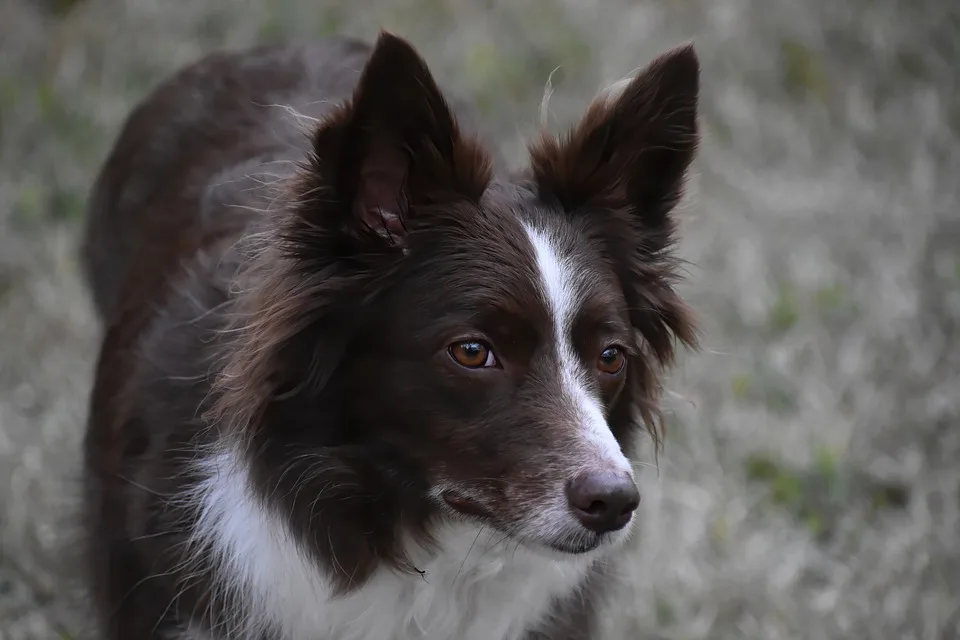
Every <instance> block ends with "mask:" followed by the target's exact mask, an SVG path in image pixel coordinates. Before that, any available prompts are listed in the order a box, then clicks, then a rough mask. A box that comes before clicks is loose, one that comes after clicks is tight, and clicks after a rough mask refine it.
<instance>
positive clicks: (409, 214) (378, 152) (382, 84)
mask: <svg viewBox="0 0 960 640" xmlns="http://www.w3.org/2000/svg"><path fill="white" fill-rule="evenodd" d="M490 173H491V161H490V158H489V156H488V154H487V152H486V151H485V149H484V148H483V147H482V146H481V145H480V143H479V142H478V141H477V140H475V139H473V138H470V137H467V136H464V135H463V134H462V133H461V132H460V129H459V127H458V125H457V122H456V120H455V119H454V116H453V114H452V112H451V110H450V107H449V106H448V104H447V102H446V100H445V99H444V97H443V95H442V93H441V92H440V89H439V88H438V87H437V84H436V82H435V81H434V79H433V76H432V75H431V74H430V71H429V69H428V68H427V65H426V63H425V62H424V60H423V59H422V58H421V57H420V56H419V55H418V54H417V52H416V51H415V50H414V48H413V47H412V46H411V45H410V44H409V43H407V42H406V41H404V40H403V39H401V38H399V37H397V36H394V35H391V34H389V33H386V32H381V34H380V36H379V38H378V39H377V42H376V44H375V46H374V49H373V52H372V54H371V56H370V58H369V60H368V61H367V64H366V66H365V67H364V69H363V72H362V74H361V77H360V81H359V83H358V85H357V88H356V90H355V92H354V94H353V98H352V100H350V101H349V102H348V103H347V104H345V105H343V106H342V107H341V108H339V109H338V110H336V111H334V112H333V113H332V114H330V116H329V117H328V118H326V120H325V121H324V123H323V124H322V125H321V126H320V127H319V128H318V130H317V131H316V133H315V135H314V139H313V157H312V161H311V164H310V166H309V167H308V170H307V171H306V173H305V175H304V176H303V177H302V178H303V179H302V181H301V184H300V185H298V194H299V203H298V214H299V216H300V217H301V223H302V225H301V226H300V229H301V230H303V231H308V230H310V229H323V230H326V231H331V230H334V229H336V230H339V231H341V232H343V235H342V236H341V238H344V237H346V238H351V239H354V240H358V241H362V242H363V243H364V244H363V249H364V250H377V249H380V250H387V251H389V250H391V249H396V248H402V247H403V245H404V243H405V240H406V233H407V225H408V223H409V222H410V221H411V220H412V218H414V217H415V216H416V214H417V208H418V207H420V206H424V205H433V204H443V203H447V202H452V201H456V200H469V201H477V200H478V199H479V198H480V196H481V194H482V193H483V191H484V190H485V189H486V186H487V183H488V182H489V180H490ZM308 236H309V233H308ZM371 245H372V246H371Z"/></svg>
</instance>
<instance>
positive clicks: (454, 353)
mask: <svg viewBox="0 0 960 640" xmlns="http://www.w3.org/2000/svg"><path fill="white" fill-rule="evenodd" d="M448 352H449V353H450V357H451V358H453V359H454V361H455V362H456V363H457V364H459V365H460V366H461V367H466V368H467V369H484V368H487V367H495V366H497V357H496V356H495V355H493V349H491V348H490V345H488V344H486V343H484V342H480V341H479V340H468V341H466V342H458V343H456V344H452V345H450V347H449V348H448Z"/></svg>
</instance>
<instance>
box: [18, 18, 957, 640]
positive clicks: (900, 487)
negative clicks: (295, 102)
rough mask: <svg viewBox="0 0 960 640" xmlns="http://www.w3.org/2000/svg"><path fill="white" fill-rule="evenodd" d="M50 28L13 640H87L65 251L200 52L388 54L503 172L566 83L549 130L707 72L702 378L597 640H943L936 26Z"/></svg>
mask: <svg viewBox="0 0 960 640" xmlns="http://www.w3.org/2000/svg"><path fill="white" fill-rule="evenodd" d="M64 4H70V3H58V2H48V3H37V2H35V1H34V0H19V1H18V0H0V25H2V26H0V43H2V44H0V47H2V56H0V332H2V333H0V335H2V341H0V523H2V527H0V543H2V546H0V560H2V562H0V565H2V568H0V638H3V639H5V640H12V639H13V638H18V639H24V640H26V639H31V640H48V639H49V638H52V637H55V633H56V632H55V631H54V626H55V625H60V626H62V627H64V628H69V629H70V630H71V633H78V632H79V631H81V630H82V627H83V619H84V615H83V611H82V607H79V606H78V605H77V603H76V602H77V601H76V599H75V598H74V596H73V594H72V592H73V589H72V588H71V587H70V582H69V578H70V576H71V575H72V569H71V566H72V562H73V559H72V558H71V556H70V554H69V553H66V554H65V553H64V551H65V550H66V551H67V552H69V551H70V549H71V544H70V534H71V532H72V530H73V527H72V526H71V523H72V520H71V513H72V511H71V505H72V503H73V498H74V497H75V494H76V484H75V477H76V473H75V469H76V463H77V458H78V454H77V444H78V441H79V438H80V436H81V431H82V425H83V419H84V413H85V395H86V393H87V390H88V384H89V373H90V369H91V366H92V358H93V356H94V352H95V346H96V338H97V328H96V326H95V324H94V323H93V321H92V318H91V314H90V309H89V305H88V302H87V299H86V294H85V291H84V290H83V288H82V285H81V282H80V279H79V274H78V271H77V261H76V257H75V241H76V231H77V222H78V220H79V219H80V218H81V216H82V214H83V201H84V197H85V193H86V190H87V189H88V187H89V184H90V180H91V177H92V175H93V173H94V171H95V170H96V168H97V166H98V163H99V162H100V161H101V160H102V158H103V157H104V154H105V151H106V149H107V147H108V145H109V144H110V142H111V141H112V137H113V136H114V135H115V134H116V132H117V129H118V127H119V124H120V121H121V119H122V118H123V116H124V115H125V113H126V112H127V110H128V109H129V108H130V107H131V105H132V104H133V102H134V101H135V100H137V99H138V98H140V97H141V96H142V95H143V94H144V92H145V91H146V90H147V89H148V88H149V87H150V86H151V85H153V84H154V83H155V82H156V81H158V80H159V79H160V78H161V77H162V76H163V75H164V74H166V73H168V72H169V71H171V70H172V69H174V68H175V67H177V66H179V65H181V64H183V63H186V62H188V61H191V60H193V59H194V58H195V57H197V56H198V55H200V54H201V53H203V52H205V51H208V50H210V49H213V48H219V47H224V46H226V47H240V46H246V45H248V44H250V43H253V42H257V41H265V40H278V39H282V38H287V37H297V38H310V37H315V36H318V35H321V34H324V33H330V32H335V31H336V32H346V33H353V34H360V35H365V36H372V35H373V34H374V33H375V31H376V30H377V29H378V28H379V27H380V26H386V27H389V28H391V29H394V30H396V31H398V32H400V33H401V34H404V35H406V36H409V37H410V38H412V39H413V40H414V41H415V42H416V43H417V44H418V45H419V46H421V47H422V50H423V51H424V53H425V55H426V56H427V58H428V59H429V60H430V62H431V63H432V64H433V66H434V68H435V69H436V71H437V74H438V75H439V76H440V77H442V78H443V79H444V80H445V81H446V82H447V83H448V84H450V85H453V86H455V87H457V88H458V89H460V90H462V91H463V92H464V93H466V94H468V95H472V96H474V97H475V98H476V100H477V101H478V103H479V104H480V105H481V107H482V108H483V109H484V111H485V112H486V115H487V117H488V118H489V120H490V122H491V123H492V125H493V127H494V130H495V132H496V134H497V135H498V140H499V143H500V145H501V147H502V150H503V152H504V153H505V154H507V155H508V157H512V158H516V159H517V161H518V162H519V161H522V159H523V154H522V149H523V143H524V139H525V138H530V137H531V136H533V135H534V134H535V133H536V132H537V128H538V127H539V123H540V117H541V114H540V105H541V99H542V97H543V91H544V86H545V85H546V82H547V79H548V77H549V76H550V74H551V72H553V71H554V69H555V68H556V67H558V66H559V67H560V69H559V70H558V71H557V72H556V73H554V74H553V76H552V83H551V85H552V91H553V94H552V97H551V99H550V101H549V120H550V126H551V127H552V128H557V129H560V128H562V127H563V126H565V125H567V124H569V123H570V122H571V121H572V119H573V118H574V117H575V116H576V115H577V114H578V113H579V111H580V110H581V109H582V108H583V106H584V105H585V104H586V101H587V100H588V98H589V97H590V96H591V95H592V94H593V93H594V92H595V91H596V90H597V89H599V88H600V87H602V86H605V85H607V84H609V83H610V82H612V81H614V80H616V79H618V78H620V77H622V76H624V75H625V74H626V73H628V72H630V70H631V69H634V68H635V67H637V66H639V65H642V64H644V63H645V62H646V61H647V60H649V59H650V58H651V57H652V56H653V55H655V54H656V53H657V52H659V51H660V50H661V49H663V48H666V47H669V46H672V45H673V44H676V43H677V42H679V41H681V40H684V39H688V38H693V39H694V40H695V42H696V44H697V47H698V49H699V52H700V54H701V57H702V60H703V63H704V71H703V76H704V100H703V115H704V122H705V127H706V135H707V138H706V141H705V144H704V149H703V155H702V158H701V161H700V163H699V166H698V176H697V180H696V184H695V186H696V188H695V190H694V194H692V195H693V196H694V197H692V198H691V199H690V200H689V202H688V203H687V204H686V206H685V211H684V217H685V225H684V234H685V235H684V243H683V252H684V257H685V258H686V259H688V260H689V261H690V269H689V271H690V277H691V281H690V284H689V285H688V287H687V293H688V295H689V298H690V300H691V302H692V303H693V304H694V306H695V307H696V308H697V310H698V311H699V312H700V314H701V316H702V318H703V320H704V326H705V329H706V339H705V343H706V347H707V349H706V351H705V352H704V353H701V354H699V355H695V356H688V357H686V358H685V359H684V362H683V363H682V366H681V368H680V369H679V370H678V371H677V372H676V374H675V375H674V376H673V378H672V379H671V381H670V390H671V391H672V396H671V399H670V408H671V411H672V420H671V425H672V428H671V430H670V432H669V435H668V440H667V447H666V452H665V454H664V455H663V456H661V459H660V469H659V473H657V472H655V471H649V470H644V478H645V483H644V489H643V491H644V507H643V513H642V516H643V530H642V534H643V535H642V536H641V537H640V540H639V544H638V547H637V551H636V554H635V555H634V557H633V558H632V559H631V561H630V563H629V564H628V565H626V566H624V570H625V571H626V572H627V573H628V574H629V575H630V576H631V578H632V582H633V585H634V586H633V589H632V590H631V591H629V592H626V593H622V594H620V595H619V596H618V597H617V598H616V601H615V602H614V603H613V605H614V609H615V612H614V613H612V614H611V615H610V625H609V626H610V629H609V634H608V635H609V637H610V638H671V639H673V638H676V639H681V638H683V639H687V638H690V639H694V638H714V639H722V638H757V639H765V640H766V639H771V640H772V639H776V638H894V637H896V638H917V639H924V640H925V639H930V640H934V639H940V638H943V639H946V638H956V637H960V596H958V594H960V463H958V460H960V208H958V187H957V186H956V184H957V176H958V175H960V154H958V152H957V148H958V147H957V144H958V139H960V93H958V82H960V76H958V74H957V70H956V64H957V60H958V59H960V10H958V9H956V8H952V9H951V8H950V7H951V6H952V7H956V6H957V5H956V4H955V3H954V4H953V5H951V4H950V3H947V2H944V1H943V0H915V1H914V2H911V3H906V2H897V1H895V0H850V1H849V2H833V1H832V0H809V1H808V2H803V3H800V2H795V1H794V0H658V1H646V2H642V1H636V0H603V1H602V2H601V1H600V0H592V1H591V0H567V1H566V2H559V1H557V2H548V1H547V0H509V1H507V0H499V1H496V0H487V1H485V2H479V1H476V0H474V1H472V2H467V1H466V0H459V1H453V0H447V1H444V0H365V2H363V3H360V2H357V1H356V0H354V1H353V2H346V1H341V0H324V1H323V2H307V1H306V0H271V2H259V3H254V2H252V1H249V0H125V1H120V0H113V1H107V0H84V1H83V2H79V3H76V6H74V7H73V8H72V9H70V10H69V11H68V12H66V13H62V14H56V13H53V12H52V11H53V9H52V8H54V7H56V6H59V5H64ZM361 5H362V6H363V9H362V10H361V9H360V7H361ZM48 8H49V9H48ZM45 12H46V13H45ZM648 457H649V458H650V459H652V456H650V455H649V453H648ZM5 585H6V586H5ZM25 585H26V586H29V588H30V591H27V590H25V588H26V587H25Z"/></svg>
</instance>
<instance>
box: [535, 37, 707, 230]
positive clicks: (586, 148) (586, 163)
mask: <svg viewBox="0 0 960 640" xmlns="http://www.w3.org/2000/svg"><path fill="white" fill-rule="evenodd" d="M699 82H700V64H699V61H698V59H697V55H696V53H695V51H694V49H693V45H691V44H687V45H684V46H680V47H677V48H675V49H673V50H671V51H668V52H667V53H665V54H663V55H661V56H660V57H659V58H657V59H656V60H654V61H653V62H652V63H651V64H650V65H649V66H648V67H647V68H646V69H644V70H643V71H642V72H640V73H639V74H638V75H637V76H636V77H635V78H634V79H633V80H632V81H629V83H628V84H627V85H626V87H624V88H623V89H622V91H619V87H617V88H616V89H615V90H613V91H610V92H608V94H607V95H605V96H601V97H599V98H597V99H596V100H595V101H594V102H593V104H591V105H590V107H589V108H588V110H587V112H586V114H585V115H584V117H583V118H582V120H581V121H580V123H579V125H577V126H576V127H575V128H574V129H573V131H572V132H571V133H570V134H569V135H568V136H567V137H566V138H565V139H562V140H557V139H556V138H553V137H551V136H545V137H543V138H542V139H541V140H540V141H539V142H537V143H536V144H534V145H533V146H532V147H531V150H530V154H531V167H532V171H533V176H534V179H535V181H536V183H537V185H538V187H539V190H540V193H541V196H542V197H544V198H545V199H552V200H555V201H558V202H559V204H561V205H562V206H563V207H564V208H565V209H567V210H571V211H572V210H576V209H579V208H583V207H597V208H615V209H624V208H627V209H630V210H632V211H633V213H634V214H635V215H637V216H640V218H641V220H640V222H641V225H642V226H643V227H645V228H647V229H649V230H651V231H654V232H656V231H660V230H665V229H663V228H664V227H665V226H669V219H668V216H669V213H670V210H671V209H672V208H673V207H674V205H676V203H677V201H678V200H679V198H680V196H681V195H682V190H683V181H684V178H685V175H686V172H687V168H688V167H689V165H690V163H691V161H692V160H693V157H694V155H695V154H696V150H697V145H698V140H699V135H698V128H697V98H698V93H699ZM614 94H615V95H614Z"/></svg>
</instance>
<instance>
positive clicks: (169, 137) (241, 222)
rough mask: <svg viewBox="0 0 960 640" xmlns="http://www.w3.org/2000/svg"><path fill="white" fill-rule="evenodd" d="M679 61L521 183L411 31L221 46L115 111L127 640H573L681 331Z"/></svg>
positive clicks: (98, 268) (654, 69)
mask: <svg viewBox="0 0 960 640" xmlns="http://www.w3.org/2000/svg"><path fill="white" fill-rule="evenodd" d="M699 75H700V71H699V62H698V58H697V55H696V53H695V50H694V48H693V46H692V45H691V44H685V45H681V46H679V47H677V48H675V49H672V50H670V51H668V52H666V53H664V54H662V55H661V56H660V57H658V58H657V59H656V60H654V61H653V62H652V63H651V64H650V65H649V66H648V67H646V68H645V69H644V70H643V71H641V72H639V73H638V74H636V75H635V76H634V77H633V79H632V80H630V81H628V82H624V83H621V86H619V87H618V88H617V90H616V91H611V92H607V93H606V94H603V95H602V96H600V97H598V98H597V99H596V100H595V101H594V102H593V103H592V104H591V105H590V106H589V107H588V108H587V109H586V112H585V114H584V115H583V117H582V119H581V120H580V122H579V124H577V125H576V126H574V127H572V129H571V130H570V131H569V132H568V133H567V134H566V135H564V136H560V137H557V136H552V135H550V134H549V133H544V134H543V135H542V136H541V137H540V138H539V139H538V140H536V141H535V142H533V143H532V144H531V145H530V147H529V158H528V159H525V160H524V162H522V163H521V164H522V165H523V168H522V169H520V170H511V171H504V170H503V169H501V168H500V164H502V163H500V162H499V160H497V159H496V158H495V156H494V154H493V153H492V152H491V151H489V148H490V147H489V145H488V144H486V143H485V142H484V138H483V137H482V134H481V133H480V129H479V127H478V126H475V125H473V124H470V123H471V122H475V121H476V120H477V119H476V117H475V115H472V114H473V112H472V111H471V110H470V108H469V106H467V105H465V104H463V103H460V102H457V101H455V100H452V99H447V98H446V97H445V96H444V93H443V92H442V91H441V89H440V88H439V87H438V85H437V83H436V81H435V80H434V78H433V77H432V75H431V72H430V71H429V69H428V66H427V64H426V63H425V61H424V60H423V58H422V57H421V56H420V55H419V54H418V53H417V51H416V50H415V49H414V47H413V46H412V45H411V44H409V43H408V42H407V41H405V40H404V39H402V38H400V37H398V36H395V35H392V34H390V33H388V32H381V33H380V35H379V36H378V37H377V39H376V41H375V42H374V43H372V44H370V43H365V42H362V41H359V40H353V39H346V38H339V39H337V38H334V39H330V40H326V41H322V42H319V43H313V44H310V45H303V46H300V45H296V46H294V45H290V46H282V47H262V48H255V49H251V50H247V51H242V52H231V53H216V54H211V55H208V56H207V57H205V58H203V59H201V60H200V61H198V62H196V63H194V64H193V65H191V66H188V67H186V68H184V69H182V70H181V71H180V72H178V73H177V74H175V75H174V76H172V77H171V78H169V79H168V80H167V81H166V82H164V83H162V84H161V85H160V86H159V87H157V88H156V89H155V90H154V91H153V93H152V94H150V95H149V96H148V97H147V98H146V99H145V100H144V101H143V102H142V103H141V104H139V105H138V106H137V107H136V108H135V109H134V111H133V112H132V113H131V114H130V116H129V117H128V119H127V121H126V122H125V124H124V126H123V128H122V131H121V133H120V135H119V137H118V139H117V140H116V142H115V144H114V146H113V148H112V150H111V152H110V154H109V156H108V158H107V159H106V161H105V164H104V166H103V167H102V168H101V172H100V174H99V176H98V178H97V180H96V183H95V184H94V185H93V188H92V192H91V196H90V201H89V215H88V218H87V226H86V228H85V231H84V233H85V236H84V240H83V262H84V265H85V270H86V275H87V278H88V280H89V283H90V287H91V291H92V297H93V301H94V304H95V307H96V310H97V313H98V315H99V317H100V319H101V320H102V323H103V326H104V335H103V342H102V347H101V351H100V354H99V359H98V362H97V365H96V372H95V382H94V388H93V391H92V393H91V401H90V407H89V422H88V427H87V433H86V437H85V441H84V459H85V465H84V469H85V490H84V496H85V499H84V505H85V507H84V513H85V520H86V522H87V525H88V526H87V529H86V530H87V547H86V555H87V556H88V557H89V568H90V583H91V591H92V594H93V601H94V602H95V603H96V612H97V616H98V620H99V624H100V626H101V627H102V633H103V637H105V638H109V639H110V640H144V639H148V640H152V639H158V640H159V639H161V638H163V639H177V640H187V639H190V640H199V639H206V640H220V639H227V638H230V639H238V640H390V639H393V640H414V639H424V640H451V639H456V640H535V639H542V640H543V639H550V640H582V639H584V638H590V637H595V633H596V631H595V629H596V624H597V620H598V618H597V616H598V611H599V605H600V603H601V602H602V599H603V597H604V593H605V592H606V591H608V590H609V589H610V588H613V587H612V585H614V584H615V580H614V576H613V574H612V572H610V571H609V570H608V569H609V568H610V566H611V563H615V562H616V559H617V557H618V556H617V552H618V550H622V549H623V547H624V543H625V541H626V540H627V539H628V538H629V536H630V534H631V531H633V522H634V520H635V519H634V518H633V513H634V511H635V509H636V508H637V506H638V503H639V500H640V493H639V490H638V487H637V485H636V482H635V480H634V474H633V470H632V465H631V462H630V458H629V457H628V456H629V455H630V454H631V452H632V451H634V449H635V446H636V443H637V441H638V440H639V438H640V437H641V436H642V435H643V434H644V433H645V432H647V433H649V434H652V435H653V436H654V439H655V441H657V442H658V443H659V436H660V432H661V419H660V412H659V410H658V406H659V396H660V389H661V378H662V374H663V372H664V371H665V369H666V368H667V367H668V366H669V365H670V363H671V362H672V360H673V357H674V354H675V351H676V349H677V348H678V346H680V345H681V344H685V345H687V346H689V347H691V348H695V347H696V341H697V328H696V323H695V320H694V316H693V313H692V311H691V310H690V308H689V307H688V306H687V304H686V303H685V302H684V301H683V299H682V298H681V297H680V295H679V293H678V292H677V285H678V283H679V268H678V260H677V259H676V258H675V255H674V254H675V252H674V245H675V242H676V235H677V233H676V220H675V208H676V205H677V203H678V201H679V199H680V198H681V196H682V194H683V189H684V185H685V183H686V177H687V174H688V173H689V167H690V165H691V163H692V161H693V160H694V159H695V156H696V152H697V147H698V139H699V133H698V131H699V130H698V123H697V117H698V116H697V102H698V94H699Z"/></svg>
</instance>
